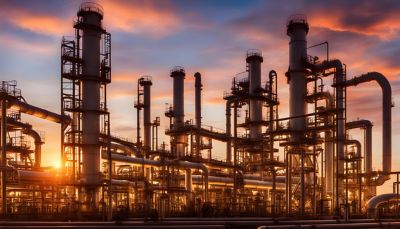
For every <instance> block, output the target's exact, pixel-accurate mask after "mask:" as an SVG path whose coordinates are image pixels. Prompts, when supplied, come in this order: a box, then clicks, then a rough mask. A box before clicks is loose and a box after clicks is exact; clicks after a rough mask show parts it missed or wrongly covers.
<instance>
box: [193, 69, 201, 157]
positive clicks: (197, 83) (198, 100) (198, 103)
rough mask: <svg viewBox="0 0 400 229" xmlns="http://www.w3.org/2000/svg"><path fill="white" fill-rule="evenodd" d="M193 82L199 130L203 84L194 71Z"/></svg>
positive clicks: (198, 143)
mask: <svg viewBox="0 0 400 229" xmlns="http://www.w3.org/2000/svg"><path fill="white" fill-rule="evenodd" d="M194 78H195V82H194V87H195V119H196V128H197V130H198V131H199V130H200V129H201V90H202V87H203V85H202V84H201V74H200V73H199V72H196V73H195V74H194ZM200 139H201V138H200V135H199V133H196V156H197V157H199V156H200V151H201V150H200V147H201V140H200Z"/></svg>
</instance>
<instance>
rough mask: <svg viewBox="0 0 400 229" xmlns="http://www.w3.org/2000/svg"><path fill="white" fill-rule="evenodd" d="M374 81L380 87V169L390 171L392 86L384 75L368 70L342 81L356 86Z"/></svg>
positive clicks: (347, 84)
mask: <svg viewBox="0 0 400 229" xmlns="http://www.w3.org/2000/svg"><path fill="white" fill-rule="evenodd" d="M370 81H376V82H377V83H378V84H379V86H380V87H381V89H382V129H383V130H382V170H383V172H384V173H390V172H391V171H392V110H391V108H392V107H393V104H392V87H391V86H390V83H389V81H388V80H387V79H386V77H385V76H384V75H382V74H381V73H379V72H368V73H366V74H363V75H360V76H357V77H354V78H352V79H350V80H347V81H346V82H344V86H346V87H349V86H357V85H358V84H360V83H366V82H370Z"/></svg>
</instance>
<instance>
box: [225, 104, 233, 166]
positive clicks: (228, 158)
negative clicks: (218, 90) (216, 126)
mask: <svg viewBox="0 0 400 229" xmlns="http://www.w3.org/2000/svg"><path fill="white" fill-rule="evenodd" d="M231 105H232V101H231V100H227V101H226V136H227V137H228V140H227V141H226V162H228V163H232V136H231V135H232V134H231V129H232V128H231V115H232V114H231Z"/></svg>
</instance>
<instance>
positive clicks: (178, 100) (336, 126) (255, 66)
mask: <svg viewBox="0 0 400 229" xmlns="http://www.w3.org/2000/svg"><path fill="white" fill-rule="evenodd" d="M72 16H73V15H71V18H72ZM103 17H104V11H103V8H102V7H101V6H100V5H98V4H96V3H83V4H82V5H81V6H80V8H79V9H78V12H77V17H76V19H75V20H74V23H73V27H74V29H75V34H74V36H73V37H72V38H71V37H64V38H62V42H61V53H60V56H61V61H60V68H61V71H60V76H59V77H60V82H61V85H58V86H59V87H60V93H61V102H60V104H61V108H60V111H49V110H46V109H43V108H40V107H38V106H35V105H34V101H35V98H26V97H24V94H23V92H22V91H21V90H20V89H19V88H18V86H17V83H16V81H2V82H1V85H0V99H1V167H2V170H1V208H0V209H1V214H2V216H1V217H2V219H7V220H11V219H19V220H21V219H25V220H34V219H41V220H61V221H62V220H75V221H111V220H122V221H123V220H125V219H131V220H132V219H139V220H144V221H152V222H154V221H157V222H159V223H160V227H161V222H168V220H171V218H173V219H175V220H176V221H178V222H179V220H186V221H185V222H186V225H192V226H195V225H198V224H204V225H208V224H207V223H209V224H210V223H213V225H214V224H215V225H221V224H223V223H221V222H225V221H230V220H229V219H231V221H233V222H236V223H239V222H241V223H244V224H243V225H245V223H247V224H246V225H248V226H249V228H251V226H252V228H257V227H259V226H264V228H274V225H276V224H279V225H280V226H281V227H279V228H286V227H282V226H283V225H298V224H307V225H319V226H323V225H325V224H336V223H339V222H340V223H341V224H337V225H341V228H348V227H350V226H349V224H348V223H352V224H357V225H361V226H360V227H359V228H361V227H363V226H362V225H364V224H365V225H367V224H368V225H369V226H365V225H364V226H365V227H363V228H371V227H375V226H377V225H378V224H376V222H377V221H375V219H378V218H379V219H383V218H387V219H393V218H396V217H398V216H399V200H400V198H399V184H400V182H399V180H397V182H395V183H394V184H393V193H388V194H377V187H378V186H381V185H383V184H384V183H385V182H389V179H390V175H392V174H397V178H398V177H399V175H398V174H400V172H397V171H394V170H393V169H392V136H391V135H392V121H391V120H392V118H391V116H392V113H391V109H392V107H393V102H392V94H391V93H392V91H391V85H390V82H389V81H388V79H387V78H386V77H385V76H384V75H382V74H381V73H378V72H366V73H365V74H362V75H359V76H347V74H346V72H347V70H346V65H345V64H344V63H342V62H341V60H340V59H333V58H331V57H330V56H329V49H328V47H329V44H328V42H323V43H320V44H318V45H319V46H321V47H322V48H325V49H326V51H327V56H326V57H325V56H311V55H309V54H308V51H309V48H310V45H309V44H308V43H307V35H308V32H309V29H310V27H309V24H308V22H307V18H306V17H305V16H304V15H293V16H291V17H289V18H288V20H287V23H286V31H287V39H288V45H289V47H288V50H289V62H288V63H287V72H286V74H285V75H278V74H277V72H276V71H274V70H270V71H269V72H263V73H262V72H261V69H262V64H263V61H264V58H263V54H262V52H261V51H260V50H247V52H246V50H244V51H243V53H244V54H245V56H244V58H243V69H245V71H244V72H241V73H239V74H236V75H235V77H233V78H232V80H231V82H229V84H230V86H229V87H230V88H229V90H227V91H225V92H224V93H223V94H222V93H221V97H222V98H223V99H224V100H225V101H226V109H225V110H226V112H225V114H220V115H221V116H224V117H226V129H224V130H221V129H218V128H216V127H214V126H213V124H212V123H208V125H206V124H205V123H203V121H202V115H203V113H202V101H201V100H202V92H203V90H207V85H203V82H202V74H201V72H197V73H195V74H194V75H188V74H186V71H185V68H184V67H181V66H175V67H172V69H171V70H170V71H169V72H165V76H166V77H167V76H168V75H169V76H170V78H169V79H170V80H171V81H173V91H171V105H168V106H167V107H166V110H165V116H166V117H167V118H168V119H167V120H169V123H160V122H161V121H160V120H161V119H160V117H154V116H153V115H152V87H153V85H156V84H157V83H158V82H157V81H156V80H153V79H152V77H151V76H140V77H138V78H137V85H134V86H135V88H137V90H136V91H135V93H136V95H137V96H135V99H134V98H132V101H133V100H134V106H132V110H131V112H132V113H134V112H136V118H137V123H136V126H135V128H136V130H137V133H136V140H129V139H127V138H125V137H122V136H119V135H118V133H113V132H112V131H111V128H110V126H111V125H112V123H110V116H112V113H110V112H109V110H108V101H107V86H108V85H109V84H110V83H111V82H112V74H111V73H112V55H111V50H112V48H111V43H112V42H111V34H110V33H109V32H108V31H107V30H106V29H105V27H104V26H103V22H102V21H103ZM282 26H285V25H282ZM332 42H334V41H332ZM338 58H340V57H338ZM194 71H195V70H194ZM234 74H235V72H232V75H234ZM265 75H267V76H268V77H267V78H266V79H264V78H263V77H262V76H265ZM190 77H193V79H194V85H193V87H194V92H195V101H194V104H195V118H194V120H190V119H187V116H185V102H187V100H185V88H184V85H185V83H184V82H185V79H187V78H190ZM278 77H281V78H285V79H286V80H287V84H288V85H289V101H288V102H289V115H288V116H285V115H282V114H280V110H279V107H280V102H281V101H280V99H279V95H280V92H282V90H281V91H280V90H279V89H280V85H278ZM370 81H374V82H376V87H380V88H381V89H382V110H381V111H380V112H382V129H381V130H379V131H380V132H381V134H382V155H379V156H381V157H382V167H381V168H380V169H379V170H374V169H373V167H372V160H373V159H372V158H373V157H372V155H373V154H374V152H373V150H372V141H373V139H372V128H373V123H372V122H371V121H370V120H368V118H369V117H363V119H359V120H356V121H348V120H347V119H346V115H347V107H346V105H347V97H346V94H347V91H348V90H352V88H353V87H354V86H357V85H359V84H363V83H365V82H370ZM331 82H333V84H331ZM55 86H57V85H55ZM227 89H228V88H227ZM332 91H333V93H332ZM21 114H26V115H31V116H34V117H36V118H39V119H44V120H47V121H49V122H54V123H58V124H59V127H60V131H61V139H60V145H61V152H60V160H61V168H59V169H54V168H48V167H43V166H42V165H41V159H42V157H43V156H42V155H41V154H42V152H41V148H42V145H43V144H45V139H44V138H43V135H42V133H41V132H39V131H37V128H36V127H35V126H33V125H31V124H29V123H26V122H24V120H23V119H22V118H21ZM160 125H168V128H167V129H165V135H166V136H168V138H167V139H168V140H167V141H168V142H162V141H161V140H160V137H159V134H160V133H159V131H161V130H162V131H164V130H163V129H161V128H160ZM350 130H352V131H359V133H361V134H363V136H364V141H358V140H355V139H353V138H351V135H350V134H349V131H350ZM133 134H134V133H132V135H133ZM31 139H33V140H32V141H33V142H34V144H32V145H31V144H30V142H31ZM214 142H220V143H218V144H225V145H226V148H225V149H224V152H218V154H223V155H225V156H224V159H223V160H221V159H216V158H215V157H214V155H215V154H216V151H217V150H216V148H215V147H213V143H214ZM218 150H220V149H218ZM221 217H222V218H221ZM201 219H207V220H206V221H205V220H201ZM217 219H220V221H216V220H217ZM222 219H224V220H222ZM255 220H257V223H255ZM300 220H302V221H300ZM397 223H398V222H394V220H389V221H385V220H382V221H379V225H386V224H387V225H389V226H390V225H400V223H399V224H397ZM145 225H146V223H144V224H143V225H142V226H145ZM181 225H182V224H181ZM223 225H226V224H223ZM232 227H235V226H232ZM215 228H218V227H215ZM329 228H333V227H329ZM334 228H336V227H334ZM377 228H378V226H377Z"/></svg>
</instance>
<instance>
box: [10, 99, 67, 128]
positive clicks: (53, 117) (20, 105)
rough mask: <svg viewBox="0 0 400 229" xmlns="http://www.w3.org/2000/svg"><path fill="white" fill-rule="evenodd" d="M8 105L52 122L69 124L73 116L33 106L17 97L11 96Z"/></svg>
mask: <svg viewBox="0 0 400 229" xmlns="http://www.w3.org/2000/svg"><path fill="white" fill-rule="evenodd" d="M8 106H10V107H11V108H15V109H18V110H19V111H20V112H22V113H25V114H28V115H33V116H35V117H38V118H41V119H46V120H49V121H51V122H55V123H64V124H65V125H68V124H69V123H70V122H71V118H70V117H69V116H66V115H59V114H56V113H54V112H51V111H48V110H45V109H42V108H39V107H36V106H32V105H30V104H27V103H24V102H22V101H19V100H18V99H16V98H9V99H8Z"/></svg>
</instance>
